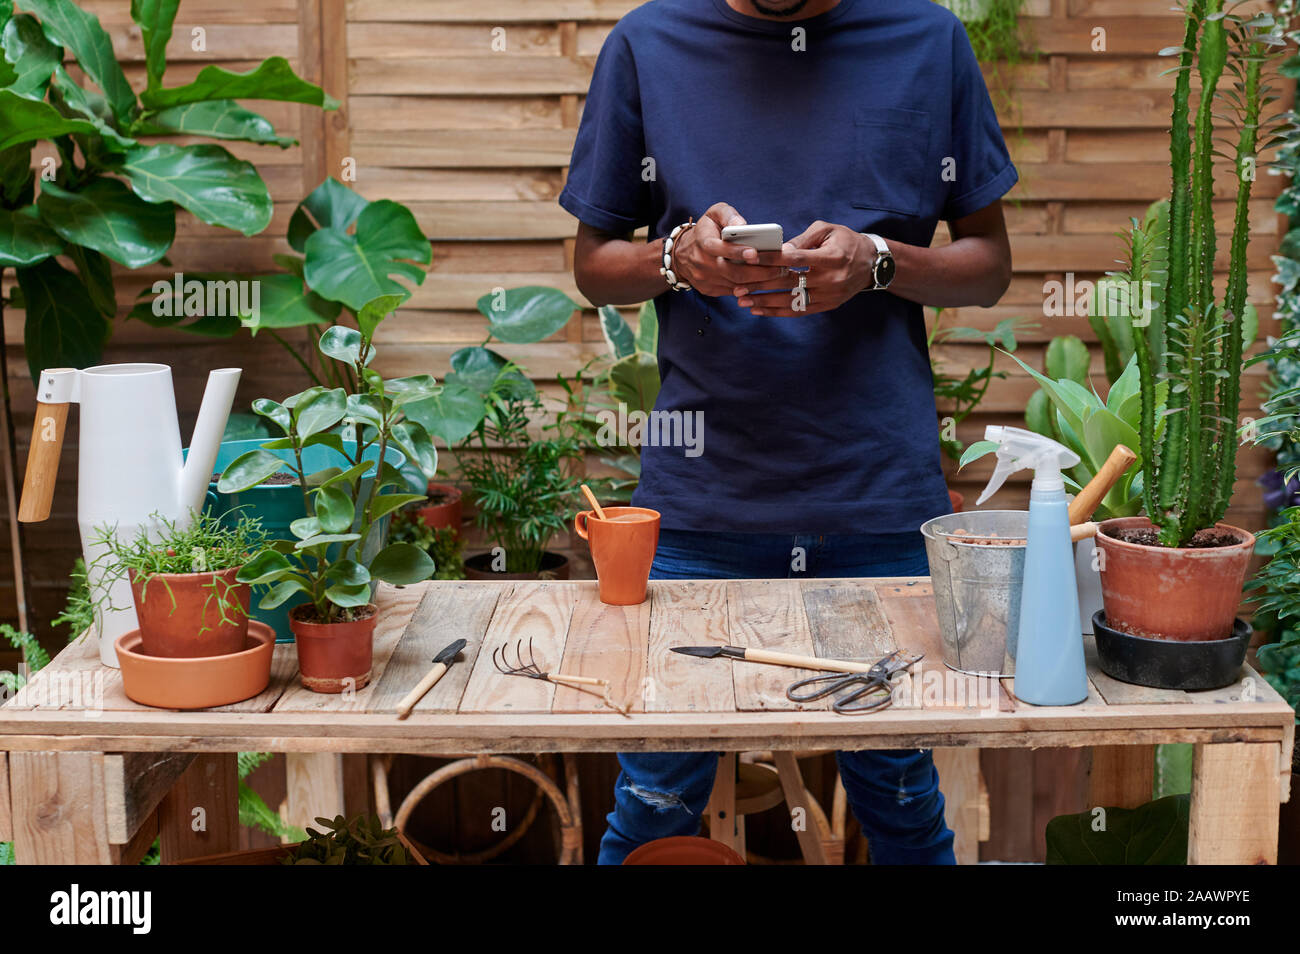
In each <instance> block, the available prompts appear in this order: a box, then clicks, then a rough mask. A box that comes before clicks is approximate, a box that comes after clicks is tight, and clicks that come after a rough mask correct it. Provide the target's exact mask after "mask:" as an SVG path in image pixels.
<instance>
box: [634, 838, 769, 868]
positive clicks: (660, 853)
mask: <svg viewBox="0 0 1300 954" xmlns="http://www.w3.org/2000/svg"><path fill="white" fill-rule="evenodd" d="M744 863H745V859H744V858H742V857H740V855H738V854H736V852H735V851H733V850H732V849H730V848H728V847H727V846H726V845H724V844H723V843H722V842H720V841H714V840H713V839H712V838H700V837H699V836H697V835H676V836H674V837H672V838H656V839H655V840H654V841H647V842H646V843H645V844H644V845H642V846H641V847H639V848H636V849H633V851H632V853H631V854H629V855H628V856H627V857H626V858H624V859H623V864H625V865H743V864H744Z"/></svg>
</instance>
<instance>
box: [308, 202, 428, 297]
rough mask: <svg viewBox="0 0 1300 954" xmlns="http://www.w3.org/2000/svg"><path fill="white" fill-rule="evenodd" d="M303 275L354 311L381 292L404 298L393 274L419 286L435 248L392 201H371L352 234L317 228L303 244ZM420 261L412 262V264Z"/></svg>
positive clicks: (313, 286)
mask: <svg viewBox="0 0 1300 954" xmlns="http://www.w3.org/2000/svg"><path fill="white" fill-rule="evenodd" d="M303 251H304V252H305V253H306V256H307V260H306V263H305V265H304V269H303V274H304V275H305V276H306V278H307V284H308V285H309V286H310V287H311V289H312V290H313V291H315V292H316V293H318V294H320V295H322V296H324V297H325V298H328V299H330V300H331V301H341V302H343V304H345V305H347V306H348V307H349V308H351V309H352V310H353V311H360V310H361V309H362V308H364V307H365V306H366V305H367V304H368V303H369V302H372V301H374V300H375V299H376V298H379V297H380V296H383V295H395V296H398V297H399V299H401V300H405V299H406V298H408V297H410V293H409V292H408V291H407V289H406V288H405V287H404V286H403V285H401V284H400V283H398V282H397V281H396V280H394V278H393V277H392V276H394V275H398V276H401V277H402V278H405V279H407V280H408V281H411V282H413V283H415V284H416V285H419V284H421V283H423V282H424V274H425V269H424V268H423V267H421V266H426V265H428V264H429V262H430V261H432V258H433V253H432V250H431V248H430V245H429V240H428V238H426V237H425V235H424V233H423V232H421V231H420V226H419V225H418V224H417V223H416V221H415V216H414V215H412V214H411V212H410V210H409V209H407V208H406V207H405V206H403V205H399V204H398V203H396V202H391V201H389V200H387V199H381V200H379V201H378V202H371V203H370V204H369V205H367V206H366V207H365V208H364V209H363V210H362V211H361V214H360V215H359V216H358V217H357V222H356V231H355V233H351V234H350V233H348V232H345V231H343V230H342V229H339V228H335V227H329V228H321V229H317V230H316V231H315V232H313V233H312V234H311V236H310V237H309V238H308V239H307V241H306V244H305V245H304V247H303ZM413 262H414V263H419V264H412V263H413Z"/></svg>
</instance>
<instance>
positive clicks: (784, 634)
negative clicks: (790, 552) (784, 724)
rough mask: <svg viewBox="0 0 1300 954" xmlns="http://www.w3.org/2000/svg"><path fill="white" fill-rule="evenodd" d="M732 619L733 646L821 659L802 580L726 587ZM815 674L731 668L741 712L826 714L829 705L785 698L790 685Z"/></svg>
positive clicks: (751, 666) (750, 665) (782, 669)
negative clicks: (810, 711) (811, 711)
mask: <svg viewBox="0 0 1300 954" xmlns="http://www.w3.org/2000/svg"><path fill="white" fill-rule="evenodd" d="M727 620H728V626H729V632H730V634H731V642H732V645H735V646H745V647H749V648H753V649H769V650H772V651H774V652H781V653H793V654H795V655H798V656H815V655H817V650H816V647H815V646H814V645H813V639H812V631H811V629H809V626H808V615H807V613H805V611H804V605H803V595H802V589H801V586H800V583H799V581H797V580H743V581H731V582H729V583H728V584H727ZM812 675H816V673H815V672H813V671H812V670H808V669H790V668H788V667H785V666H767V665H763V664H761V663H747V662H743V661H739V660H738V661H736V662H734V663H732V683H733V686H734V690H735V694H736V708H737V709H738V710H741V711H762V710H769V709H771V710H778V711H781V710H787V711H788V710H791V709H827V708H829V707H830V702H829V701H828V700H826V699H819V700H817V701H815V702H805V703H802V704H800V703H794V702H791V701H790V700H789V699H787V698H786V695H785V691H786V689H787V688H788V687H789V685H790V683H792V682H794V681H795V680H796V679H803V678H804V677H805V676H812Z"/></svg>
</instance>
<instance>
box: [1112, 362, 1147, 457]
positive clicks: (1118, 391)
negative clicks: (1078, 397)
mask: <svg viewBox="0 0 1300 954" xmlns="http://www.w3.org/2000/svg"><path fill="white" fill-rule="evenodd" d="M1141 385H1142V378H1141V375H1140V374H1139V373H1138V366H1137V358H1136V357H1132V358H1129V362H1128V364H1127V365H1126V366H1125V368H1124V373H1123V374H1121V375H1120V376H1119V377H1118V378H1116V379H1115V383H1114V384H1112V385H1111V386H1110V393H1109V394H1107V395H1106V407H1108V408H1109V409H1110V411H1111V413H1112V414H1115V415H1116V416H1118V417H1120V418H1123V419H1124V420H1128V418H1127V416H1126V415H1125V412H1124V404H1125V402H1126V401H1128V400H1129V399H1130V398H1133V397H1134V396H1136V397H1138V399H1139V400H1140V399H1141V393H1140V388H1141ZM1136 449H1137V448H1134V450H1136Z"/></svg>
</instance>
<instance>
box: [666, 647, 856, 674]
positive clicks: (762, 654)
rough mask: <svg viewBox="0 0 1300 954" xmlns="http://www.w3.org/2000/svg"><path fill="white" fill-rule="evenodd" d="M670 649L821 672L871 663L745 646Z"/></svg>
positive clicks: (710, 657) (684, 654)
mask: <svg viewBox="0 0 1300 954" xmlns="http://www.w3.org/2000/svg"><path fill="white" fill-rule="evenodd" d="M671 648H672V651H673V652H675V653H681V654H682V655H683V656H699V657H700V658H701V659H716V658H717V657H719V656H729V657H731V658H732V659H744V660H745V661H747V662H756V663H768V664H769V665H772V666H792V667H794V668H795V669H816V670H819V671H821V672H871V667H872V665H873V663H868V662H853V661H850V660H847V659H822V658H820V657H818V656H798V655H796V654H794V653H778V652H773V651H772V650H770V649H750V648H749V647H746V646H673V647H671Z"/></svg>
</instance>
